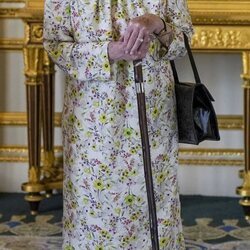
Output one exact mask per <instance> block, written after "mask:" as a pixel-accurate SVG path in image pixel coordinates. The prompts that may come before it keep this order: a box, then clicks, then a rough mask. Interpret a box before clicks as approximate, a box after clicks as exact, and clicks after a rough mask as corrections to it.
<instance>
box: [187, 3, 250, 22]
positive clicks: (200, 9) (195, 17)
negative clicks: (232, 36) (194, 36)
mask: <svg viewBox="0 0 250 250" xmlns="http://www.w3.org/2000/svg"><path fill="white" fill-rule="evenodd" d="M188 6H189V9H190V13H191V16H192V21H193V23H194V24H195V25H199V24H202V25H206V24H210V25H211V24H213V25H220V24H226V25H245V24H250V18H249V16H250V1H247V0H243V1H242V0H233V1H232V0H216V1H214V0H209V1H208V0H188Z"/></svg>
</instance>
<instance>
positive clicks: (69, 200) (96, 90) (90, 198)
mask: <svg viewBox="0 0 250 250" xmlns="http://www.w3.org/2000/svg"><path fill="white" fill-rule="evenodd" d="M147 12H149V13H153V14H157V15H159V16H160V17H162V18H164V19H165V20H166V21H168V22H171V23H172V24H173V26H174V40H173V42H172V43H171V45H170V47H169V49H168V52H167V54H165V55H162V53H161V52H162V49H161V46H160V43H159V41H157V39H155V40H154V41H153V42H152V43H151V46H150V52H149V53H148V55H147V56H146V58H145V59H143V74H144V80H145V91H146V105H147V116H148V129H149V139H150V144H151V158H152V169H153V178H154V186H155V187H154V188H155V199H156V205H157V217H158V230H159V241H160V249H169V250H175V249H184V242H183V235H182V226H181V219H180V202H179V193H178V185H177V178H176V171H177V166H178V159H177V157H178V143H177V140H178V138H177V123H176V109H175V95H174V82H173V77H172V72H171V68H170V65H169V59H175V58H177V57H180V56H182V55H184V53H185V49H184V43H183V34H182V32H183V31H184V32H185V33H186V34H187V35H188V36H190V35H191V34H192V25H191V21H190V16H189V13H188V10H187V6H186V2H185V1H184V0H168V1H167V0H150V1H149V0H46V1H45V16H44V17H45V21H44V47H45V49H46V51H47V52H48V54H49V55H50V57H51V58H52V60H53V61H54V62H55V63H56V64H57V65H58V66H59V67H60V68H61V69H62V70H63V71H65V72H66V75H67V84H66V89H65V100H64V110H63V119H62V129H63V145H64V218H63V225H64V226H63V237H64V243H63V249H67V250H71V249H72V250H73V249H74V250H101V249H103V250H111V249H114V250H118V249H127V250H129V249H130V250H132V249H133V250H135V249H143V250H148V249H151V240H150V231H149V221H148V204H147V196H146V188H145V181H144V171H143V159H142V152H141V150H142V149H141V138H140V130H139V125H138V111H137V100H136V92H135V84H134V72H133V63H132V62H125V61H120V62H118V63H114V64H110V62H109V59H108V54H107V46H108V43H109V42H110V41H111V40H117V39H119V37H120V34H121V33H123V32H124V30H125V28H126V26H127V23H128V22H129V20H130V19H131V18H133V17H136V16H138V15H143V14H144V13H147Z"/></svg>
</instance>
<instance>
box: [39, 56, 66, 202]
mask: <svg viewBox="0 0 250 250" xmlns="http://www.w3.org/2000/svg"><path fill="white" fill-rule="evenodd" d="M43 72H44V77H43V78H44V81H43V85H42V120H43V148H44V155H43V156H44V161H43V167H42V172H43V178H44V179H43V180H44V184H45V191H46V197H47V198H48V197H50V196H51V195H52V190H53V189H61V188H62V181H61V180H62V166H59V165H55V156H54V111H55V110H54V96H55V94H54V92H55V90H54V84H55V83H54V76H55V72H54V64H53V63H52V61H51V60H50V59H49V57H48V55H47V53H44V64H43Z"/></svg>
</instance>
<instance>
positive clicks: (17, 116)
mask: <svg viewBox="0 0 250 250" xmlns="http://www.w3.org/2000/svg"><path fill="white" fill-rule="evenodd" d="M54 123H55V126H57V127H60V126H61V113H60V112H57V113H55V118H54ZM0 125H10V126H26V125H27V115H26V113H25V112H2V113H1V112H0Z"/></svg>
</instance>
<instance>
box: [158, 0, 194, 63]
mask: <svg viewBox="0 0 250 250" xmlns="http://www.w3.org/2000/svg"><path fill="white" fill-rule="evenodd" d="M162 18H163V19H164V20H165V21H166V22H167V23H170V24H171V25H172V28H173V41H172V43H171V44H170V46H169V48H168V53H167V55H166V57H167V59H168V60H174V59H176V58H178V57H182V56H184V55H185V53H186V49H185V45H184V37H183V32H184V33H185V34H186V35H187V37H188V38H189V40H191V37H192V35H193V26H192V21H191V17H190V14H189V10H188V6H187V2H186V0H168V3H167V7H166V10H165V13H163V16H162Z"/></svg>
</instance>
